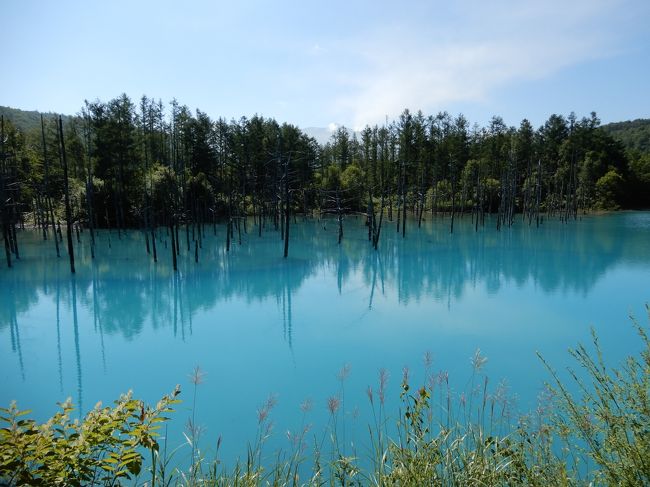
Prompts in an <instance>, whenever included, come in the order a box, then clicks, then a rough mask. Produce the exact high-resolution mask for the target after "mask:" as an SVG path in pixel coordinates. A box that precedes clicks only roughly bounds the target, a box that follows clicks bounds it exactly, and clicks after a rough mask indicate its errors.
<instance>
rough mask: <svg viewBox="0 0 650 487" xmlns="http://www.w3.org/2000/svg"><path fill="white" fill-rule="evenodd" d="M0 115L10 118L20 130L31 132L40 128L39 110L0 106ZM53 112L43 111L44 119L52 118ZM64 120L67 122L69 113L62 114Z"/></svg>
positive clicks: (69, 117)
mask: <svg viewBox="0 0 650 487" xmlns="http://www.w3.org/2000/svg"><path fill="white" fill-rule="evenodd" d="M0 116H4V118H5V120H10V121H11V123H12V124H13V125H14V127H16V128H18V129H20V130H21V131H23V132H25V133H27V132H33V131H34V130H40V128H41V112H38V111H36V110H19V109H17V108H11V107H3V106H0ZM55 116H56V114H55V113H51V112H48V113H43V117H45V118H46V119H49V118H54V117H55ZM62 118H63V120H64V122H68V121H69V120H70V119H71V118H72V117H71V116H69V115H62Z"/></svg>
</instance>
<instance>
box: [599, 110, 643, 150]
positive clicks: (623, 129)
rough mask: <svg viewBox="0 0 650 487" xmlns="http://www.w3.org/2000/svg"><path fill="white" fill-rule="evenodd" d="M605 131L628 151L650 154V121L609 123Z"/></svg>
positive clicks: (638, 120) (640, 119) (641, 119)
mask: <svg viewBox="0 0 650 487" xmlns="http://www.w3.org/2000/svg"><path fill="white" fill-rule="evenodd" d="M603 130H605V132H607V133H608V134H609V135H611V136H612V137H614V138H615V139H617V140H620V141H621V142H622V143H623V145H624V146H625V148H626V149H631V150H637V151H640V152H650V119H647V118H646V119H643V118H639V119H637V120H629V121H626V122H616V123H608V124H607V125H603Z"/></svg>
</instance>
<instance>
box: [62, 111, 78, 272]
mask: <svg viewBox="0 0 650 487" xmlns="http://www.w3.org/2000/svg"><path fill="white" fill-rule="evenodd" d="M59 143H60V146H61V162H62V163H63V188H64V192H65V222H66V236H67V239H68V256H69V257H70V272H72V273H73V274H74V273H75V268H74V248H73V246H72V210H71V209H70V188H69V184H68V159H67V156H66V153H65V141H64V140H63V121H62V119H61V116H59Z"/></svg>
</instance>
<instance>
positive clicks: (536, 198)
mask: <svg viewBox="0 0 650 487" xmlns="http://www.w3.org/2000/svg"><path fill="white" fill-rule="evenodd" d="M1 140H2V146H1V148H0V154H1V161H0V192H1V193H0V196H1V198H0V201H1V202H2V203H1V204H2V207H1V208H0V211H1V213H2V228H3V239H4V245H5V249H6V250H5V253H6V257H7V262H8V263H10V260H11V255H12V254H13V255H15V257H19V249H18V244H17V239H16V226H17V225H22V224H24V223H25V221H26V220H27V221H29V223H32V221H33V223H35V224H36V225H37V226H38V227H39V228H41V229H42V232H43V238H45V239H47V238H49V237H51V230H52V229H54V230H55V233H54V235H57V234H58V236H59V238H55V239H53V240H54V241H55V244H56V245H57V247H58V241H59V240H62V238H61V236H62V233H63V232H62V230H61V223H60V220H64V222H65V223H67V228H66V230H67V234H68V247H69V248H70V251H69V252H71V247H72V241H71V240H72V235H73V233H74V230H75V226H76V228H77V231H78V227H79V226H82V227H84V228H88V229H89V230H90V233H91V240H92V235H93V229H94V228H97V227H102V228H107V227H108V228H113V229H116V230H117V231H118V232H121V231H122V230H123V229H125V228H133V227H139V228H142V229H143V230H144V231H145V235H146V237H147V250H148V251H149V252H150V253H152V255H153V258H154V259H156V248H155V245H156V239H155V234H156V230H157V229H159V228H161V227H166V228H167V230H166V231H169V232H171V235H172V239H171V243H172V248H173V249H174V252H173V254H174V255H176V254H177V253H178V252H179V249H180V248H181V247H186V248H187V251H192V250H195V247H199V246H200V245H201V236H202V234H203V232H205V226H206V224H208V225H209V224H216V222H217V221H225V223H226V225H227V230H228V231H227V232H226V235H227V238H226V245H227V248H229V247H230V245H231V242H232V241H233V240H241V233H242V232H257V233H260V234H261V232H262V231H266V230H267V229H272V230H277V231H279V232H280V234H281V236H282V238H284V240H285V256H286V254H287V252H288V244H289V233H290V232H289V228H290V223H291V218H292V216H293V217H294V218H295V214H303V215H308V214H314V213H317V214H320V215H322V214H332V215H336V216H337V218H338V222H339V241H340V240H341V238H343V224H342V221H343V215H345V214H346V213H350V212H357V213H362V214H364V215H365V216H366V218H367V223H368V238H369V240H370V241H371V242H372V243H373V245H374V246H375V247H376V246H377V245H378V242H379V238H380V235H381V231H382V225H385V224H386V222H387V221H391V222H396V228H397V231H399V232H401V233H402V234H403V235H406V232H407V221H415V222H416V224H417V225H419V224H420V222H421V221H422V219H423V218H424V217H425V215H427V214H432V215H434V216H435V215H443V214H444V215H445V216H447V217H449V222H450V231H452V232H453V227H454V220H455V218H457V217H458V216H459V215H464V214H471V217H472V219H473V221H474V222H475V225H476V229H477V230H478V228H479V226H480V225H483V224H484V222H485V214H486V213H493V214H496V215H497V218H496V225H497V228H501V227H502V226H504V225H505V226H509V225H512V224H513V223H514V222H515V219H516V215H520V216H521V220H522V221H523V222H525V223H526V224H535V225H538V224H539V222H540V220H541V219H543V218H544V217H557V218H560V219H562V220H565V221H566V220H570V219H573V218H577V216H578V214H579V212H581V211H586V210H591V209H615V208H620V207H640V206H644V205H648V204H649V202H648V195H649V194H650V190H649V188H650V160H649V159H648V155H647V154H643V153H638V152H637V153H634V154H632V153H626V152H625V150H624V148H623V146H622V145H621V143H619V142H617V141H616V140H615V139H613V138H612V137H611V136H610V135H608V134H607V133H606V132H605V131H604V130H603V129H602V128H601V127H600V122H599V120H598V119H597V118H596V115H595V114H594V113H592V114H591V116H590V117H586V118H582V119H578V118H577V117H576V116H575V115H574V114H573V113H572V114H570V115H569V116H568V117H566V118H565V117H563V116H560V115H552V116H551V117H549V119H548V120H547V121H546V122H545V123H544V124H543V125H542V126H541V127H539V128H537V129H535V128H534V127H533V126H532V125H531V124H530V123H529V122H528V121H527V120H523V121H522V122H521V124H520V125H519V127H517V128H515V127H508V126H507V125H506V124H505V123H504V122H503V120H502V119H501V118H499V117H495V118H493V119H492V121H491V122H490V124H489V125H488V126H487V127H478V126H470V124H469V122H468V121H467V119H465V118H464V117H463V116H462V115H459V116H457V117H452V116H450V115H449V114H447V113H439V114H438V115H435V116H425V115H424V114H422V113H421V112H418V113H416V114H414V113H411V112H409V111H408V110H405V111H404V112H403V113H402V114H401V115H400V117H399V118H398V119H397V120H395V121H393V122H392V123H390V124H387V125H384V126H373V127H370V126H368V127H366V128H365V129H364V130H363V131H361V132H360V133H353V132H350V131H349V130H347V129H346V128H344V127H341V128H339V129H338V130H337V131H336V132H335V133H334V134H333V135H332V137H331V139H330V141H329V142H328V143H326V144H324V145H323V146H320V145H319V144H318V143H317V142H316V141H315V140H314V139H313V138H310V137H308V136H307V135H306V134H304V133H303V132H302V131H301V130H300V129H298V128H297V127H295V126H293V125H289V124H282V125H280V124H279V123H277V122H276V121H275V120H273V119H267V118H263V117H261V116H257V115H255V116H253V117H252V118H241V119H239V120H231V121H230V122H228V121H226V120H224V119H217V120H212V119H210V117H209V116H208V115H207V114H205V113H203V112H201V111H199V110H197V111H196V113H192V112H191V111H190V110H189V109H188V108H187V107H186V106H182V105H179V104H178V103H177V102H176V101H172V102H171V104H170V105H169V106H165V105H163V103H162V102H161V101H156V100H154V99H151V98H148V97H146V96H143V97H142V98H141V99H140V100H139V101H138V102H137V104H136V103H134V102H133V101H132V100H130V99H129V98H128V97H127V96H126V95H122V96H120V97H118V98H115V99H113V100H110V101H108V102H102V101H93V102H86V104H85V106H84V107H83V108H82V109H81V111H80V113H79V114H78V115H77V116H76V117H70V118H68V119H66V120H65V123H63V121H62V120H61V118H59V119H57V118H55V117H51V116H50V117H42V116H41V120H40V126H39V127H38V128H32V129H31V130H27V131H21V130H19V129H17V128H16V126H15V125H14V124H13V123H12V122H11V121H10V120H8V119H5V118H4V117H2V137H1ZM66 173H67V176H66ZM244 216H253V217H254V218H253V221H254V226H255V228H252V229H251V228H247V227H246V219H245V218H243V217H244ZM409 216H415V220H413V219H411V218H407V217H409ZM179 227H180V228H182V231H179ZM57 251H58V248H57ZM71 265H72V266H73V263H72V262H71Z"/></svg>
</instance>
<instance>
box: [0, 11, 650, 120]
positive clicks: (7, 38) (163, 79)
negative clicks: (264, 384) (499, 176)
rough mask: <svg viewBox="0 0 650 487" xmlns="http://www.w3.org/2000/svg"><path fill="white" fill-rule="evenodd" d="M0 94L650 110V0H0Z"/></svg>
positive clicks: (41, 104) (314, 106)
mask: <svg viewBox="0 0 650 487" xmlns="http://www.w3.org/2000/svg"><path fill="white" fill-rule="evenodd" d="M0 29H1V32H2V39H3V49H2V51H1V52H2V55H1V57H0V66H1V69H0V73H1V74H0V105H9V106H12V107H16V108H22V109H37V110H42V111H55V112H62V113H69V114H71V113H76V112H78V111H79V110H80V108H81V106H82V105H83V101H84V99H96V98H99V99H101V100H108V99H110V98H113V97H115V96H117V95H119V94H120V93H122V92H125V93H127V94H128V95H129V96H131V97H132V98H134V99H137V98H139V97H140V96H141V95H142V94H147V95H148V96H152V97H155V98H160V99H162V100H163V101H165V102H168V101H170V100H171V99H172V98H174V97H176V98H177V99H178V101H179V102H180V103H182V104H186V105H188V106H189V107H190V108H191V109H195V108H200V109H201V110H203V111H205V112H207V113H208V114H209V115H210V116H212V117H219V116H224V117H226V118H228V119H229V118H232V117H235V118H238V117H240V116H242V115H246V116H250V115H252V114H254V113H259V114H261V115H264V116H267V117H275V118H276V119H277V120H278V121H280V122H284V121H287V122H290V123H294V124H297V125H299V126H302V127H310V126H320V127H326V126H328V125H330V124H344V125H346V126H348V127H353V128H359V127H362V126H363V125H365V124H374V123H382V122H383V121H384V120H385V117H386V116H388V117H389V118H394V117H396V116H398V115H399V113H400V112H401V111H402V110H403V109H404V108H407V107H408V108H410V109H412V110H418V109H421V110H422V111H424V112H425V113H427V114H429V113H437V112H438V111H442V110H447V111H449V112H450V113H452V114H457V113H460V112H462V113H463V114H465V115H466V116H467V117H468V118H469V120H470V122H472V123H474V122H476V123H479V124H485V123H486V122H487V121H489V119H490V118H491V117H492V115H501V116H502V117H503V118H504V119H505V121H506V123H508V124H511V125H518V123H519V122H520V120H521V119H522V118H524V117H526V118H528V119H530V120H531V121H532V122H533V123H534V124H535V125H539V124H541V123H543V121H544V120H545V119H546V118H547V117H548V116H549V115H550V114H552V113H562V114H567V113H569V112H570V111H575V112H576V113H577V114H578V115H588V114H589V112H591V111H592V110H593V111H596V112H597V113H598V115H599V117H600V118H601V120H602V121H603V122H610V121H618V120H625V119H634V118H650V96H649V92H648V87H649V86H650V83H649V81H650V2H648V1H631V0H630V1H628V0H575V1H571V0H562V1H558V0H546V1H540V0H537V1H534V2H524V1H518V2H517V1H513V2H511V1H501V0H496V1H489V2H486V1H474V0H461V1H455V2H450V1H446V2H439V1H428V2H424V1H421V2H418V1H400V2H396V1H393V2H384V1H360V2H354V1H352V0H349V1H348V2H339V1H332V2H324V1H319V2H316V1H309V0H302V1H298V0H296V1H282V0H276V1H268V2H263V1H243V0H242V1H234V0H231V1H230V2H221V1H207V0H206V1H190V0H188V1H185V2H181V1H165V0H162V1H161V0H158V1H137V0H130V1H123V0H110V1H109V0H106V1H91V0H85V1H73V0H61V1H57V2H49V1H36V0H0Z"/></svg>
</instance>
